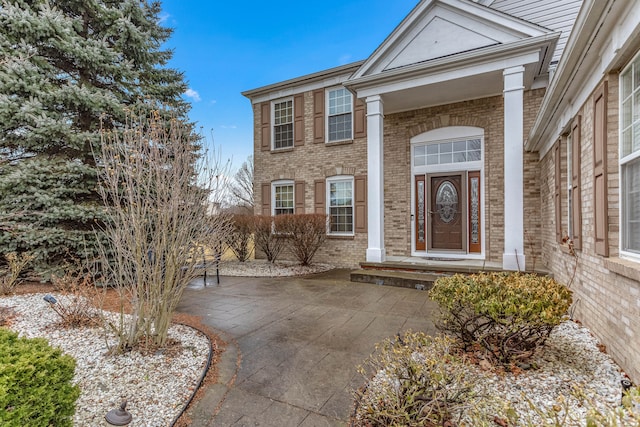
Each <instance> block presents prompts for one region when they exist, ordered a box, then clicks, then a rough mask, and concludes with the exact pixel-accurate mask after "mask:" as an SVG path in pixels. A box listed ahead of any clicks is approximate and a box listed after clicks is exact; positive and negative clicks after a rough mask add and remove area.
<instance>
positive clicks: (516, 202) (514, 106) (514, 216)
mask: <svg viewBox="0 0 640 427" xmlns="http://www.w3.org/2000/svg"><path fill="white" fill-rule="evenodd" d="M523 74H524V67H523V66H518V67H512V68H508V69H506V70H504V72H503V76H504V253H503V254H502V268H503V269H505V270H522V271H524V269H525V257H524V194H523V191H524V186H523V185H524V181H523V167H524V163H523V150H524V141H523V132H524V129H523V128H524V118H523V117H524V104H523V93H524V85H523Z"/></svg>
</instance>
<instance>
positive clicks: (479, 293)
mask: <svg viewBox="0 0 640 427" xmlns="http://www.w3.org/2000/svg"><path fill="white" fill-rule="evenodd" d="M429 295H430V297H431V298H432V299H433V300H435V301H436V302H438V304H439V305H440V308H441V318H440V319H439V322H438V325H437V326H438V327H439V328H440V329H441V330H443V331H445V332H447V333H450V334H453V335H454V336H455V337H456V338H458V339H460V340H461V342H462V345H463V346H464V348H465V349H467V350H468V349H469V348H471V347H473V346H474V345H480V346H482V347H483V348H484V349H486V350H487V351H489V352H490V353H491V354H492V355H493V356H494V357H495V358H496V359H497V360H498V361H500V362H501V363H504V364H508V363H510V362H513V361H516V360H524V359H526V358H528V357H529V356H530V355H531V354H532V353H533V351H534V350H535V349H536V348H537V347H539V346H541V345H543V344H544V342H545V340H546V339H547V337H548V336H549V334H550V333H551V330H552V329H553V327H554V326H556V325H558V324H559V323H560V322H561V321H562V320H563V316H565V314H566V313H567V310H568V309H569V306H570V305H571V291H570V290H569V289H568V288H567V287H566V286H564V285H562V284H560V283H558V282H556V281H555V280H553V279H552V278H549V277H545V276H538V275H534V274H522V273H480V274H476V275H469V276H467V275H460V274H458V275H455V276H452V277H442V278H440V279H438V280H437V281H436V282H435V284H434V286H433V288H432V289H431V290H430V292H429Z"/></svg>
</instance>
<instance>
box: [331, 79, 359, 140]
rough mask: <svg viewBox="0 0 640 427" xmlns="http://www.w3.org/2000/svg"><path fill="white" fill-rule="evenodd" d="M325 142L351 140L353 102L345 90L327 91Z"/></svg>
mask: <svg viewBox="0 0 640 427" xmlns="http://www.w3.org/2000/svg"><path fill="white" fill-rule="evenodd" d="M327 107H328V108H327V112H328V114H327V124H328V126H327V127H328V138H327V142H334V141H343V140H347V139H352V138H353V118H352V112H353V102H352V97H351V92H349V91H348V90H347V89H345V88H337V89H329V90H328V91H327Z"/></svg>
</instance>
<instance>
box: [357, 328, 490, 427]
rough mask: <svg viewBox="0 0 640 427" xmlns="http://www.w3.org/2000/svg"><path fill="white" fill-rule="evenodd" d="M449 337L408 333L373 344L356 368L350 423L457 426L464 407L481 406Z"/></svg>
mask: <svg viewBox="0 0 640 427" xmlns="http://www.w3.org/2000/svg"><path fill="white" fill-rule="evenodd" d="M454 347H455V345H454V341H453V340H452V339H451V338H448V337H435V338H434V337H430V336H428V335H425V334H423V333H412V332H407V333H405V334H404V335H402V336H400V335H398V336H397V337H396V338H395V339H387V340H385V341H384V342H382V343H381V344H378V345H377V346H376V352H375V353H374V354H373V355H371V356H370V357H369V358H368V359H367V361H366V362H365V365H364V366H362V367H361V368H360V372H361V373H362V374H363V375H364V376H365V378H367V379H368V383H367V385H366V386H365V387H363V388H362V389H361V390H359V391H357V392H356V393H355V409H354V413H353V416H352V417H351V420H350V425H351V426H354V427H356V426H358V427H359V426H362V427H365V426H367V427H368V426H442V425H457V424H456V423H457V421H459V417H460V416H461V415H462V413H463V409H464V408H466V407H469V406H474V405H475V406H478V405H480V406H481V403H482V402H481V401H480V399H479V398H478V396H477V395H476V394H475V393H474V392H473V389H474V387H475V384H476V383H477V381H478V379H477V377H475V376H473V374H471V372H472V371H471V370H469V369H468V365H467V364H466V363H465V360H464V358H463V357H462V356H460V355H457V354H456V353H455V350H454Z"/></svg>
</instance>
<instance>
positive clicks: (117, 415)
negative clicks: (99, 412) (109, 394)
mask: <svg viewBox="0 0 640 427" xmlns="http://www.w3.org/2000/svg"><path fill="white" fill-rule="evenodd" d="M126 406H127V401H126V400H124V401H122V403H121V404H120V407H119V408H118V409H112V410H110V411H109V412H107V415H105V416H104V419H105V420H107V422H108V423H109V424H111V425H114V426H126V425H127V424H129V423H130V422H131V419H132V418H133V417H132V416H131V414H130V413H129V412H128V411H127V410H126Z"/></svg>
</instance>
